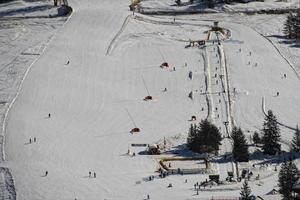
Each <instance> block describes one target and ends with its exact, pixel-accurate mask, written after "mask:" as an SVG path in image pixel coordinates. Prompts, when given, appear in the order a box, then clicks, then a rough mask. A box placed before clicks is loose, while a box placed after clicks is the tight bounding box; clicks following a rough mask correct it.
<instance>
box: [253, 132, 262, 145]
mask: <svg viewBox="0 0 300 200" xmlns="http://www.w3.org/2000/svg"><path fill="white" fill-rule="evenodd" d="M253 143H254V144H255V145H257V144H260V143H261V138H260V137H259V135H258V132H256V131H255V132H254V134H253Z"/></svg>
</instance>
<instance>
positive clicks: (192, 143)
mask: <svg viewBox="0 0 300 200" xmlns="http://www.w3.org/2000/svg"><path fill="white" fill-rule="evenodd" d="M195 138H196V125H193V124H191V127H190V129H189V134H188V138H187V146H188V148H189V149H194V148H195V145H196V144H195Z"/></svg>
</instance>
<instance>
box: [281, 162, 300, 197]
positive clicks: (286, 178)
mask: <svg viewBox="0 0 300 200" xmlns="http://www.w3.org/2000/svg"><path fill="white" fill-rule="evenodd" d="M298 178H299V176H298V168H297V166H296V165H295V164H294V163H293V162H292V161H289V162H288V163H283V164H282V166H281V169H280V171H279V175H278V181H279V184H278V186H279V193H280V194H281V195H282V197H283V200H290V199H293V196H292V187H293V185H294V184H295V182H296V181H297V180H298Z"/></svg>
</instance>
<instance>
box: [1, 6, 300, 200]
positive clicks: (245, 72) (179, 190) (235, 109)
mask: <svg viewBox="0 0 300 200" xmlns="http://www.w3.org/2000/svg"><path fill="white" fill-rule="evenodd" d="M69 3H70V4H71V5H72V7H73V8H74V13H73V14H72V16H71V17H70V19H69V20H68V22H67V23H66V24H65V25H64V27H63V28H61V30H60V31H59V32H58V33H57V34H56V36H55V38H53V40H52V42H51V43H50V44H49V46H48V47H47V49H46V51H45V52H44V53H43V55H42V56H41V57H40V59H39V60H38V61H37V62H36V63H35V64H34V65H33V66H32V68H31V69H30V71H29V73H28V75H27V76H26V78H25V81H24V82H23V85H22V89H21V91H20V93H19V95H18V97H17V99H16V101H15V102H14V104H13V106H12V108H11V109H10V112H9V116H8V120H7V126H6V138H5V149H6V152H5V153H6V160H7V165H8V166H9V168H10V169H11V171H12V174H13V177H14V181H15V187H16V192H17V198H18V199H22V200H23V199H24V200H25V199H26V200H28V199H43V200H47V199H49V200H53V199H75V198H77V199H89V200H94V199H144V198H146V195H147V194H149V195H150V197H151V198H153V199H197V198H199V196H195V191H194V190H193V184H194V183H195V182H196V181H203V180H205V179H207V178H208V177H207V175H194V176H192V175H189V176H177V175H175V176H169V177H167V178H166V179H155V180H154V181H150V182H147V181H144V180H145V178H147V177H148V176H150V175H157V174H156V173H155V170H157V167H158V157H157V156H146V155H137V156H135V157H130V156H128V155H127V154H126V153H127V151H128V148H129V145H130V144H131V143H154V142H156V141H158V140H160V139H162V138H163V137H171V136H174V135H176V134H180V133H186V131H187V130H188V127H189V126H190V121H188V120H189V119H190V117H191V115H196V116H197V117H198V120H199V119H203V118H206V117H207V115H208V113H209V110H210V115H208V116H209V118H210V120H213V121H214V122H215V123H216V125H217V126H218V127H220V128H221V130H222V133H223V134H225V126H224V124H223V122H224V121H225V120H230V119H229V118H230V115H232V116H233V120H232V122H231V123H232V124H231V125H233V124H236V125H239V126H241V127H242V128H243V129H245V130H249V131H255V130H258V129H259V128H260V127H261V125H262V120H263V117H264V114H263V105H262V99H263V98H264V99H265V105H264V106H265V108H266V109H272V110H273V111H274V113H275V114H276V115H277V116H278V120H279V121H280V122H282V123H284V124H287V125H289V126H292V127H295V126H296V124H299V113H300V106H299V100H300V90H299V81H300V80H299V78H298V76H297V75H296V74H295V72H294V71H293V69H292V68H291V67H290V66H289V65H288V63H287V62H286V61H285V60H284V59H283V58H282V57H281V56H280V55H279V53H278V52H277V51H276V49H275V48H274V47H273V46H272V45H271V44H270V43H269V42H268V41H267V40H265V39H264V38H263V37H261V36H260V35H259V34H258V33H257V32H255V31H253V30H252V29H250V28H248V27H247V26H244V25H240V24H236V23H234V22H223V23H222V22H221V23H220V26H223V27H226V28H227V29H230V30H231V34H232V35H231V38H230V40H229V41H226V42H224V43H222V45H219V46H218V45H217V44H216V43H214V44H212V43H211V42H209V43H208V44H207V47H206V48H205V49H196V48H192V49H185V48H184V46H185V45H186V44H187V41H188V39H204V38H205V37H206V34H204V31H206V30H207V29H208V27H209V26H210V25H212V21H207V20H201V19H199V18H198V19H197V18H196V19H191V18H190V19H189V18H187V19H182V20H176V22H175V23H173V19H172V18H168V17H166V18H154V17H145V16H140V15H139V17H134V16H132V13H130V12H129V11H128V2H127V1H121V0H114V1H109V0H103V1H97V0H90V1H88V2H86V1H84V2H83V1H79V0H72V1H70V2H69ZM239 48H241V52H239ZM250 52H251V56H250V55H249V53H250ZM225 60H226V64H227V65H226V66H225V63H224V61H225ZM68 61H69V62H70V63H69V64H66V63H67V62H68ZM165 61H166V62H168V63H169V64H170V66H171V67H170V69H166V68H164V69H162V68H160V67H159V65H160V64H161V63H162V62H165ZM218 61H219V62H218ZM249 61H250V64H248V62H249ZM185 63H187V67H185ZM255 63H258V65H257V66H255ZM173 67H175V71H174V70H173ZM225 67H227V70H228V74H227V75H228V83H229V85H228V88H229V90H228V89H227V87H225V90H226V93H225V94H224V95H223V94H222V95H223V96H222V98H220V96H218V91H219V90H223V89H224V87H223V86H222V85H221V83H222V80H221V79H220V78H219V77H216V78H215V77H214V74H215V73H217V74H222V73H225V72H224V70H225ZM216 68H218V69H216ZM220 70H223V71H220ZM189 71H193V74H194V77H193V79H192V80H189V78H188V73H189ZM283 74H286V75H287V79H284V78H283ZM224 75H226V74H224ZM205 76H206V77H207V78H208V79H209V80H210V81H209V83H210V84H209V85H208V91H207V92H209V94H207V95H208V98H209V99H210V101H209V102H210V103H207V98H206V95H204V94H202V93H205V92H206V90H205ZM143 80H144V81H143ZM216 80H218V83H216ZM144 82H145V83H144ZM223 84H227V83H225V82H223ZM145 85H146V86H145ZM164 88H167V92H163V90H164ZM233 88H236V91H237V92H236V94H234V93H233ZM147 90H148V92H149V94H150V95H152V96H153V98H154V100H153V101H147V102H146V101H144V100H143V98H144V97H145V96H147V95H149V94H148V92H147ZM190 91H193V92H194V99H193V100H191V99H189V98H188V94H189V92H190ZM276 92H280V95H279V96H278V97H277V96H276ZM228 93H229V95H230V97H231V98H232V108H231V109H232V110H231V113H228V110H229V108H228V107H227V106H228ZM226 95H227V96H226ZM219 99H220V100H221V101H220V103H219ZM208 105H209V106H208ZM202 108H204V110H203V111H202V110H201V109H202ZM216 108H217V109H216ZM126 110H128V111H129V112H130V115H131V116H132V118H133V120H134V122H133V121H132V120H131V119H130V116H129V115H128V113H127V111H126ZM48 113H51V117H50V118H49V117H48ZM218 115H219V117H218ZM134 124H136V125H137V126H138V127H139V128H140V129H141V132H140V133H137V134H134V135H132V134H130V133H129V131H130V130H131V129H132V128H134V126H135V125H134ZM251 133H252V132H251ZM292 133H293V132H292V131H291V130H289V129H286V128H282V134H283V139H284V140H286V141H288V140H290V138H291V137H292ZM33 137H36V138H37V142H35V143H31V144H29V143H28V142H29V138H33ZM224 143H225V144H224V145H222V148H221V152H222V153H225V152H229V151H230V141H227V140H224ZM285 148H287V147H285ZM131 150H133V151H137V149H133V148H131ZM218 169H219V172H220V173H221V177H222V178H225V177H226V173H227V171H230V170H232V165H231V163H230V162H228V163H220V164H219V165H218ZM45 171H48V172H49V174H48V176H44V174H45ZM89 171H91V172H96V173H97V178H89V177H88V172H89ZM276 178H277V176H269V177H266V178H265V179H264V180H262V182H265V184H261V186H258V185H257V183H255V182H253V183H251V184H250V185H251V187H252V190H253V193H254V194H256V195H263V194H266V193H267V192H269V191H270V190H271V189H273V187H274V186H275V185H276ZM185 179H188V183H187V184H186V183H184V181H185ZM169 183H172V184H173V188H167V186H168V184H169ZM228 188H231V189H228ZM239 190H240V187H239V186H238V185H235V186H230V185H229V186H228V187H227V190H217V191H213V192H212V191H209V190H208V191H203V192H202V193H201V198H204V197H211V196H212V195H213V196H238V195H239Z"/></svg>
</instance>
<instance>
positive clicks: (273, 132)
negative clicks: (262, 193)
mask: <svg viewBox="0 0 300 200" xmlns="http://www.w3.org/2000/svg"><path fill="white" fill-rule="evenodd" d="M231 138H232V140H233V149H232V155H233V158H234V160H235V161H237V162H247V161H249V152H248V143H247V140H246V137H245V135H244V133H243V131H242V129H241V128H239V127H233V129H232V132H231ZM221 140H222V137H221V133H220V131H219V129H218V128H217V127H216V126H215V125H214V124H212V123H210V122H209V121H208V120H206V119H205V120H202V121H201V122H200V123H199V125H193V124H192V125H191V127H190V129H189V134H188V138H187V146H188V148H189V149H190V150H192V151H194V152H198V153H211V152H215V153H216V152H217V151H218V150H219V145H220V144H221ZM253 142H254V144H256V145H258V144H261V145H262V149H263V152H264V153H265V154H268V155H276V154H279V153H280V152H281V145H280V129H279V125H278V122H277V118H276V116H275V115H274V114H273V112H272V111H271V110H269V111H268V114H267V116H266V117H265V120H264V123H263V128H262V137H260V136H259V134H258V133H257V132H255V133H254V135H253ZM291 150H292V151H295V152H300V131H299V129H298V127H297V129H296V131H295V136H294V138H293V141H292V149H291Z"/></svg>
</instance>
